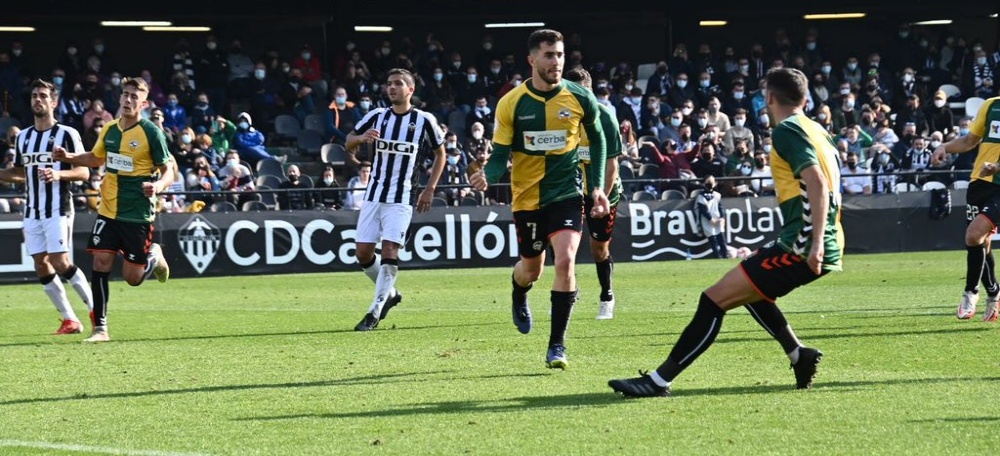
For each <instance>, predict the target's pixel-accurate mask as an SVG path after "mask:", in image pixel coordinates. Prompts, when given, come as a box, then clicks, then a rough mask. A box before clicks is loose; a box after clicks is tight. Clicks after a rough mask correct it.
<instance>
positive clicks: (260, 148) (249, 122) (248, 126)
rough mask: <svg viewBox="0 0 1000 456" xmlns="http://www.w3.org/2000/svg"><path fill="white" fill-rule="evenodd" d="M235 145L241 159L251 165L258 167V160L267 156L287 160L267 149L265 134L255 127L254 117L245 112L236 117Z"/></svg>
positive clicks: (282, 160)
mask: <svg viewBox="0 0 1000 456" xmlns="http://www.w3.org/2000/svg"><path fill="white" fill-rule="evenodd" d="M233 146H234V147H235V148H236V152H238V153H239V154H240V159H242V160H244V161H246V162H247V163H249V164H250V166H251V167H256V166H257V162H258V161H261V160H264V159H267V158H273V159H275V160H278V161H280V162H282V163H284V162H285V158H286V157H285V156H280V157H277V156H274V155H271V154H270V153H269V152H268V151H267V149H266V148H265V147H264V134H263V133H261V132H260V130H257V129H256V128H254V127H253V119H251V118H250V114H247V113H245V112H241V113H240V115H239V116H237V117H236V136H234V137H233Z"/></svg>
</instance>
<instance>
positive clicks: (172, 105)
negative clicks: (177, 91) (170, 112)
mask: <svg viewBox="0 0 1000 456" xmlns="http://www.w3.org/2000/svg"><path fill="white" fill-rule="evenodd" d="M167 106H170V107H171V108H172V107H174V106H177V100H167Z"/></svg>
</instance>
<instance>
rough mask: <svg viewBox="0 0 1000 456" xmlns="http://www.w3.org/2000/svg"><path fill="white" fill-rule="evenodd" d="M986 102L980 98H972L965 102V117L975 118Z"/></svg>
mask: <svg viewBox="0 0 1000 456" xmlns="http://www.w3.org/2000/svg"><path fill="white" fill-rule="evenodd" d="M985 102H986V100H984V99H982V98H979V97H970V98H969V99H967V100H965V115H966V116H968V117H972V118H975V117H976V114H978V113H979V107H981V106H982V105H983V103H985Z"/></svg>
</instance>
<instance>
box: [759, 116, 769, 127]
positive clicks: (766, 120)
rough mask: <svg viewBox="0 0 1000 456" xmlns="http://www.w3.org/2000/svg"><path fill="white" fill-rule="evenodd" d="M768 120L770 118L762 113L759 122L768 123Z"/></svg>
mask: <svg viewBox="0 0 1000 456" xmlns="http://www.w3.org/2000/svg"><path fill="white" fill-rule="evenodd" d="M770 121H771V118H769V117H768V116H767V114H764V115H762V116H760V124H761V125H768V123H769V122H770Z"/></svg>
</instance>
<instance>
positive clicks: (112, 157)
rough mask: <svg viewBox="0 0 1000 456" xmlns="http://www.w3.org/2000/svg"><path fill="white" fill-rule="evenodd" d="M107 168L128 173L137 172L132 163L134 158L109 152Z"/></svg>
mask: <svg viewBox="0 0 1000 456" xmlns="http://www.w3.org/2000/svg"><path fill="white" fill-rule="evenodd" d="M107 166H108V168H111V169H113V170H115V171H124V172H126V173H131V172H132V171H135V164H134V163H133V162H132V157H129V156H128V155H122V154H116V153H114V152H108V159H107Z"/></svg>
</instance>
